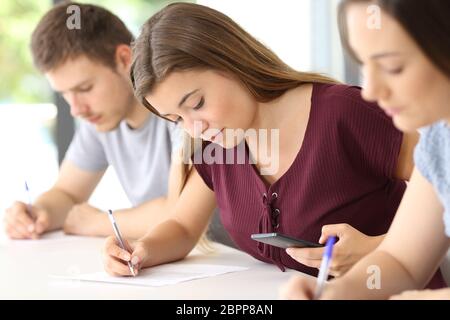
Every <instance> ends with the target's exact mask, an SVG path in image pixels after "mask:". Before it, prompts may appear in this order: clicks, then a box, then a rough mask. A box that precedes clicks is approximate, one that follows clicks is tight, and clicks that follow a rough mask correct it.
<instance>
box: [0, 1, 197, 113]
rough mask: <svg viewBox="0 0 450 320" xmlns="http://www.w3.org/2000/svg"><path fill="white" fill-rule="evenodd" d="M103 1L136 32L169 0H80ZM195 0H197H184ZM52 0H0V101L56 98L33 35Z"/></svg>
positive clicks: (21, 101)
mask: <svg viewBox="0 0 450 320" xmlns="http://www.w3.org/2000/svg"><path fill="white" fill-rule="evenodd" d="M78 2H80V3H92V4H97V5H101V6H103V7H105V8H107V9H109V10H111V11H112V12H114V13H115V14H116V15H118V16H119V17H120V18H121V19H122V20H124V21H125V23H126V25H127V26H128V28H129V29H130V30H131V31H132V32H133V34H134V35H137V34H138V32H139V28H140V26H141V25H142V24H143V23H144V22H145V20H147V19H148V18H149V17H150V16H151V15H152V14H154V13H155V12H156V11H158V10H159V9H161V8H162V7H164V6H165V5H167V4H168V3H171V2H176V1H169V0H126V1H123V0H88V1H85V0H81V1H78ZM185 2H195V1H185ZM52 5H53V1H52V0H1V4H0V77H1V85H0V104H6V103H8V104H12V103H42V102H53V95H52V92H51V90H50V87H49V86H48V84H47V82H46V80H45V78H44V77H43V76H42V75H40V74H39V73H38V72H37V71H36V70H35V69H34V67H33V64H32V59H31V55H30V52H29V48H28V46H29V41H30V35H31V33H32V31H33V29H34V27H35V26H36V24H37V23H38V21H39V19H40V18H41V17H42V15H43V14H44V13H45V12H46V11H47V10H48V9H50V7H51V6H52Z"/></svg>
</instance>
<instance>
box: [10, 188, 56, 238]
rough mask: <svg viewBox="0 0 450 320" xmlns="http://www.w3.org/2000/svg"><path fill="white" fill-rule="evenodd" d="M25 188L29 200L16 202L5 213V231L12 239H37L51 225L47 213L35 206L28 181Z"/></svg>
mask: <svg viewBox="0 0 450 320" xmlns="http://www.w3.org/2000/svg"><path fill="white" fill-rule="evenodd" d="M24 187H25V188H24V190H25V193H26V198H27V200H26V201H25V202H21V201H16V202H14V203H13V204H12V205H11V206H10V207H9V208H8V209H6V212H5V231H6V234H7V235H8V237H9V238H11V239H36V238H38V236H39V235H40V234H42V233H43V232H44V231H46V230H47V229H48V228H49V225H50V223H49V215H48V213H47V211H46V210H44V209H42V208H39V207H36V206H34V205H33V202H32V197H31V193H30V189H29V187H28V183H27V182H26V181H25V183H24Z"/></svg>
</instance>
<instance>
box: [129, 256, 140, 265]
mask: <svg viewBox="0 0 450 320" xmlns="http://www.w3.org/2000/svg"><path fill="white" fill-rule="evenodd" d="M138 263H139V257H137V256H134V257H133V259H131V264H132V265H133V266H135V265H137V264H138Z"/></svg>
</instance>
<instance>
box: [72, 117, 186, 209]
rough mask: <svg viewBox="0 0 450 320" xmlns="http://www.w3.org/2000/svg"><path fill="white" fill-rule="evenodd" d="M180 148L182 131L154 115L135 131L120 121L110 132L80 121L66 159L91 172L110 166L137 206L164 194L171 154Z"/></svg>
mask: <svg viewBox="0 0 450 320" xmlns="http://www.w3.org/2000/svg"><path fill="white" fill-rule="evenodd" d="M181 146H182V131H181V129H179V128H178V127H177V126H176V125H175V124H173V123H171V122H169V121H166V120H164V119H161V118H159V117H157V116H155V115H150V116H149V117H148V119H147V120H146V121H145V123H144V124H143V125H142V126H141V127H139V128H138V129H131V128H130V127H129V126H128V124H127V123H126V121H124V120H123V121H121V123H120V124H119V126H118V127H117V128H116V129H115V130H113V131H109V132H98V131H97V130H96V129H95V127H94V126H93V125H91V124H90V123H88V122H85V121H81V122H80V125H79V127H78V129H77V131H76V133H75V136H74V138H73V140H72V142H71V144H70V146H69V149H68V150H67V153H66V156H65V159H66V160H68V161H70V162H72V163H73V164H74V165H76V166H77V167H79V168H80V169H82V170H87V171H93V172H95V171H102V170H105V169H106V168H107V167H108V166H109V165H111V166H113V168H114V170H115V171H116V174H117V177H118V179H119V181H120V183H121V185H122V188H123V189H124V191H125V194H126V195H127V197H128V199H129V200H130V202H131V204H132V205H133V206H138V205H140V204H142V203H144V202H147V201H149V200H152V199H155V198H158V197H162V196H166V195H167V189H168V178H169V170H170V163H171V155H172V153H173V152H175V150H178V148H180V147H181Z"/></svg>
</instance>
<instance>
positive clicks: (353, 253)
mask: <svg viewBox="0 0 450 320" xmlns="http://www.w3.org/2000/svg"><path fill="white" fill-rule="evenodd" d="M330 236H336V237H338V238H339V241H338V242H336V244H335V245H334V248H333V258H332V260H331V265H330V275H332V276H334V277H339V276H341V275H343V274H344V273H345V272H347V271H348V270H349V269H350V268H351V267H352V266H353V265H354V264H355V263H356V262H358V261H359V260H360V259H361V258H362V257H364V256H365V255H367V254H368V253H369V252H371V251H373V250H374V249H375V248H376V247H377V246H378V244H379V243H380V242H381V240H382V238H383V237H384V236H378V237H371V236H367V235H365V234H364V233H362V232H359V231H358V230H356V229H355V228H353V227H352V226H350V225H348V224H346V223H341V224H330V225H325V226H323V227H322V235H321V237H320V239H319V243H322V244H324V243H326V241H327V239H328V238H329V237H330ZM324 250H325V249H324V248H289V249H287V250H286V252H287V254H289V255H290V256H291V257H292V258H293V259H295V260H297V261H298V262H300V263H302V264H304V265H306V266H309V267H312V268H317V269H319V268H320V264H321V262H322V256H323V251H324Z"/></svg>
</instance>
